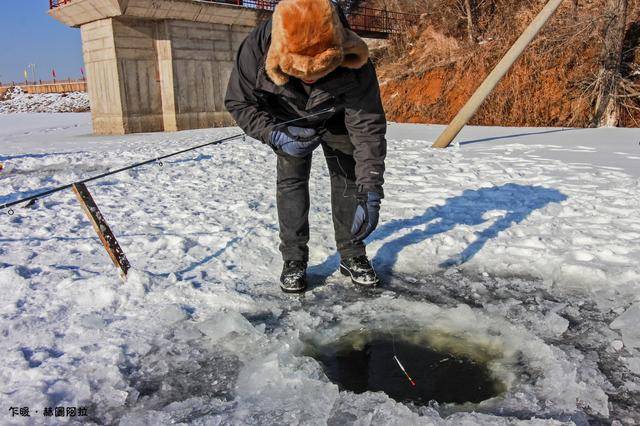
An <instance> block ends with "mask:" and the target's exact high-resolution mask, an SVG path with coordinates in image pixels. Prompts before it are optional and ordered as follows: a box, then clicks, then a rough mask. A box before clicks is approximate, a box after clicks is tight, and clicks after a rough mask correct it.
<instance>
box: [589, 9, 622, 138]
mask: <svg viewBox="0 0 640 426" xmlns="http://www.w3.org/2000/svg"><path fill="white" fill-rule="evenodd" d="M627 8H628V1H627V0H606V5H605V10H604V14H603V16H604V30H603V41H604V42H603V47H602V54H601V65H600V72H599V74H598V82H597V85H596V106H595V111H594V115H593V122H592V124H593V125H594V126H598V127H603V126H616V125H617V124H618V121H619V119H620V103H619V100H618V98H617V97H616V95H617V93H618V86H619V85H620V82H621V80H622V75H621V71H620V70H621V66H622V48H623V45H624V37H625V28H626V23H627Z"/></svg>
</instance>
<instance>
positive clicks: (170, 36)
mask: <svg viewBox="0 0 640 426" xmlns="http://www.w3.org/2000/svg"><path fill="white" fill-rule="evenodd" d="M276 4H277V1H275V0H50V6H51V10H50V12H49V13H50V15H51V16H52V17H54V18H55V19H57V20H59V21H60V22H62V23H64V24H66V25H69V26H72V27H79V28H80V29H81V34H82V49H83V55H84V61H85V70H86V76H87V81H88V91H89V97H90V100H91V112H92V117H93V129H94V132H95V133H96V134H110V135H113V134H124V133H138V132H154V131H176V130H186V129H195V128H208V127H215V126H225V125H234V122H233V120H232V118H231V116H230V115H229V114H228V113H227V112H226V111H225V109H224V105H223V99H224V94H225V90H226V85H227V82H228V79H229V75H230V73H231V70H232V68H233V61H234V56H235V53H236V52H237V50H238V48H239V46H240V43H241V42H242V40H244V38H245V37H246V35H247V34H248V33H249V32H250V31H251V30H252V29H253V27H255V26H256V25H257V24H258V23H259V22H260V21H261V20H263V19H266V18H267V17H268V16H269V15H270V14H271V11H272V10H273V8H274V7H275V5H276ZM348 19H349V21H350V23H351V25H352V27H353V29H354V30H355V31H356V32H358V33H360V34H361V35H363V36H365V37H378V38H383V37H387V36H388V35H389V34H392V33H396V32H399V31H402V29H403V28H406V26H407V25H411V24H413V23H415V22H417V17H416V16H415V15H409V14H402V13H393V12H387V11H383V10H377V9H367V8H362V7H356V8H355V9H353V10H350V13H349V15H348Z"/></svg>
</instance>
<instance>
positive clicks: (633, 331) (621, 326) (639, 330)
mask: <svg viewBox="0 0 640 426" xmlns="http://www.w3.org/2000/svg"><path fill="white" fill-rule="evenodd" d="M638 324H640V302H636V303H634V304H633V305H631V307H630V308H629V309H627V310H626V311H625V312H624V313H623V314H622V315H620V316H619V317H618V318H616V319H615V320H614V321H613V322H612V323H611V324H609V327H610V328H611V329H613V330H620V333H621V334H622V340H623V342H624V345H625V346H627V347H631V348H640V327H639V326H638Z"/></svg>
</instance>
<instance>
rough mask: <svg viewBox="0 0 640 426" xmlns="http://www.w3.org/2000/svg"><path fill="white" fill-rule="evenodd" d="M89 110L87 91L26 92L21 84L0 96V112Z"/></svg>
mask: <svg viewBox="0 0 640 426" xmlns="http://www.w3.org/2000/svg"><path fill="white" fill-rule="evenodd" d="M84 111H89V95H88V94H87V93H85V92H70V93H38V94H32V95H30V94H28V93H24V91H23V90H22V88H20V87H19V86H16V87H14V88H13V89H11V90H10V91H9V92H8V93H5V94H4V95H3V96H0V114H9V113H16V112H39V113H64V112H84Z"/></svg>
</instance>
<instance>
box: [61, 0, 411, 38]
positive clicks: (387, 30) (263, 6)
mask: <svg viewBox="0 0 640 426" xmlns="http://www.w3.org/2000/svg"><path fill="white" fill-rule="evenodd" d="M72 1H73V0H49V5H50V7H51V8H52V9H53V8H56V7H60V6H64V5H65V4H68V3H71V2H72ZM197 1H199V2H203V3H218V4H226V5H230V6H238V7H244V8H247V9H257V10H264V11H273V9H274V8H275V7H276V5H277V4H278V3H279V1H280V0H197ZM339 3H344V5H343V7H344V8H345V10H346V11H348V13H347V20H348V21H349V25H351V28H352V29H353V30H354V31H355V32H357V33H360V34H362V35H365V36H376V35H378V36H380V35H388V34H397V33H401V32H403V31H404V30H405V29H406V28H407V27H409V26H411V25H415V24H417V23H418V19H419V17H418V15H415V14H411V13H404V12H392V11H388V10H383V9H374V8H369V7H363V6H361V2H355V1H353V0H342V2H340V1H339Z"/></svg>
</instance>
